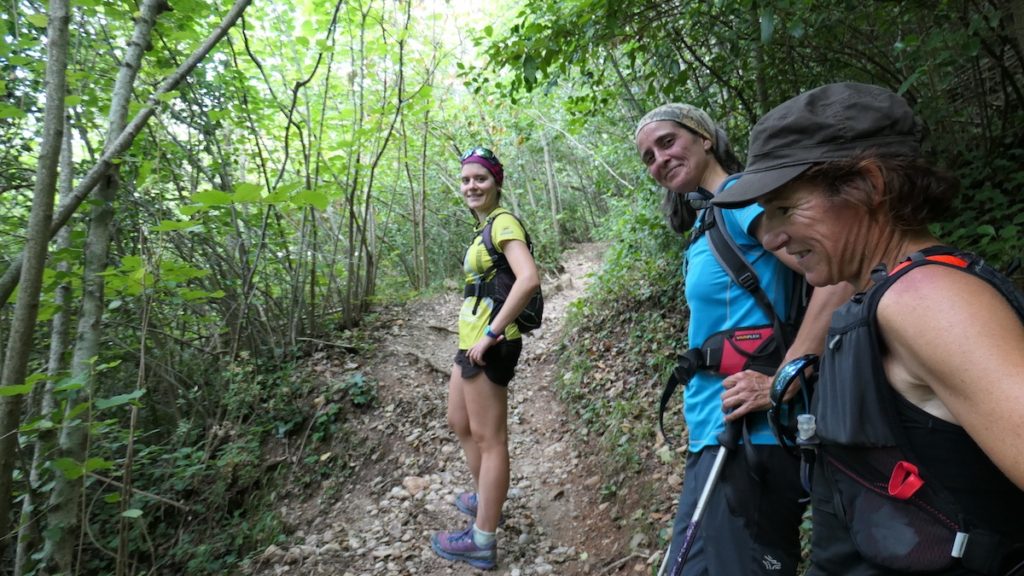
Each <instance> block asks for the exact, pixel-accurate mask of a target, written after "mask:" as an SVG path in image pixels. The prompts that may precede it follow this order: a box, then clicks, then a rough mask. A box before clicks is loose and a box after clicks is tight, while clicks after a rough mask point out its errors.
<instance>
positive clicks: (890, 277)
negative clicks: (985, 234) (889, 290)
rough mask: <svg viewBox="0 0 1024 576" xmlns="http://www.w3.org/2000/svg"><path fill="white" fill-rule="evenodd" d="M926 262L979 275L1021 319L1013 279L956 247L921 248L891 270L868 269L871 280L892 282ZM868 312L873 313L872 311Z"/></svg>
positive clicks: (1023, 303)
mask: <svg viewBox="0 0 1024 576" xmlns="http://www.w3.org/2000/svg"><path fill="white" fill-rule="evenodd" d="M926 264H938V265H940V266H946V267H948V268H957V269H960V270H962V271H964V272H966V273H968V274H971V275H972V276H977V277H978V278H981V279H982V280H984V281H985V282H986V283H988V284H989V285H990V286H992V288H994V289H995V290H996V291H997V292H999V294H1000V295H1001V296H1002V297H1003V298H1004V299H1006V301H1007V302H1008V303H1009V304H1010V306H1011V307H1012V308H1013V309H1014V311H1015V312H1016V313H1017V315H1018V316H1019V317H1020V319H1021V322H1024V293H1022V292H1021V291H1020V290H1019V289H1017V287H1016V286H1014V284H1013V281H1011V280H1010V279H1009V278H1007V277H1006V276H1004V275H1003V274H1001V273H1000V272H999V271H998V270H996V269H995V268H993V267H991V266H989V265H988V264H986V263H985V261H984V260H983V259H982V258H979V257H978V256H977V255H975V254H973V253H971V252H965V251H963V250H957V249H956V248H953V247H950V246H930V247H928V248H924V249H922V250H920V251H918V252H915V253H913V254H911V255H910V256H908V257H907V259H906V260H904V261H903V262H900V263H899V264H897V265H896V266H893V268H892V270H886V268H885V266H883V265H879V266H878V267H876V268H875V270H874V271H872V279H873V280H874V281H875V282H876V283H882V282H889V283H892V282H895V281H896V280H897V279H898V278H899V277H900V276H903V275H904V274H906V273H907V272H909V271H911V270H913V269H914V268H917V267H918V266H924V265H926ZM878 292H879V294H878V298H880V297H881V293H880V292H881V291H878ZM876 299H877V298H876ZM874 306H877V302H876V303H874ZM872 313H874V312H873V311H872Z"/></svg>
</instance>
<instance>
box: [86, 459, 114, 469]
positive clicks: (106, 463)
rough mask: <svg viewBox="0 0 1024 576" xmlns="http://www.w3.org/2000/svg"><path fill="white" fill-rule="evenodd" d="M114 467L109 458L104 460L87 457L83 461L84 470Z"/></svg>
mask: <svg viewBox="0 0 1024 576" xmlns="http://www.w3.org/2000/svg"><path fill="white" fill-rule="evenodd" d="M113 467H114V463H113V462H112V461H110V460H104V459H103V458H89V459H88V460H86V461H85V465H84V466H83V468H85V471H86V472H92V471H93V470H110V469H111V468H113Z"/></svg>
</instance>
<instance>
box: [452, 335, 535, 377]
mask: <svg viewBox="0 0 1024 576" xmlns="http://www.w3.org/2000/svg"><path fill="white" fill-rule="evenodd" d="M522 352H523V340H522V338H516V339H515V340H502V341H501V342H498V343H497V344H495V345H494V346H491V347H490V348H488V349H487V352H484V362H487V365H486V366H477V365H476V364H473V363H472V362H470V361H469V356H466V351H465V350H459V351H458V352H456V353H455V363H456V364H458V365H459V368H462V377H463V378H465V379H466V380H469V379H470V378H475V377H476V375H477V374H479V373H480V372H483V373H484V374H486V375H487V379H488V380H490V381H491V382H494V383H495V384H497V385H498V386H508V383H509V382H511V381H512V377H513V376H515V375H516V365H517V364H519V355H520V354H521V353H522Z"/></svg>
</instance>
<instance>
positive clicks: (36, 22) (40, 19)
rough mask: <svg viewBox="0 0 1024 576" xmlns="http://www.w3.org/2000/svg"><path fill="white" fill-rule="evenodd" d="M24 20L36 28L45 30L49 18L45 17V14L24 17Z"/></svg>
mask: <svg viewBox="0 0 1024 576" xmlns="http://www.w3.org/2000/svg"><path fill="white" fill-rule="evenodd" d="M25 20H28V21H29V22H31V23H32V25H33V26H35V27H36V28H46V23H47V22H48V21H49V18H47V17H46V14H30V15H28V16H25Z"/></svg>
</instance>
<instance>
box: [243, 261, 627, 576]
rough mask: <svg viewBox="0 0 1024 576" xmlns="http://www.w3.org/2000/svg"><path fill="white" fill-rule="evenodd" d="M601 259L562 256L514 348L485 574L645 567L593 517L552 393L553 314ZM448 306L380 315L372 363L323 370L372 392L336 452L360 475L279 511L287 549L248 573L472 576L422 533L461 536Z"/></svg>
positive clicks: (586, 466)
mask: <svg viewBox="0 0 1024 576" xmlns="http://www.w3.org/2000/svg"><path fill="white" fill-rule="evenodd" d="M602 250H603V246H602V245H598V244H587V245H581V246H579V247H577V248H575V249H574V250H572V251H570V252H567V253H566V254H565V256H564V258H563V266H564V272H563V273H562V274H561V275H560V276H559V277H558V278H557V279H554V280H551V281H550V282H546V283H545V285H544V291H545V293H544V296H545V319H544V327H543V328H542V329H541V330H540V331H539V332H538V333H537V334H536V336H530V337H528V338H527V339H526V340H525V342H524V353H523V360H522V361H521V363H520V369H519V370H518V373H517V375H516V378H515V380H513V382H512V386H511V389H510V392H511V393H510V415H509V420H510V449H511V457H512V481H511V488H510V490H509V499H508V502H507V503H506V506H505V509H504V513H505V515H506V517H507V522H506V524H505V526H504V527H503V528H502V530H501V531H499V541H498V546H499V552H498V564H499V565H498V569H497V570H496V571H494V572H491V573H493V574H509V575H514V576H520V575H522V576H525V575H531V574H568V575H572V574H614V573H619V572H620V571H623V572H624V571H626V570H631V571H633V570H636V569H637V568H639V566H638V565H639V564H643V563H644V559H643V558H642V557H641V558H638V557H637V556H638V555H631V553H630V542H629V540H630V537H629V534H628V533H626V532H624V531H623V529H621V528H619V527H618V526H617V525H616V523H615V522H614V521H613V520H612V518H611V516H612V512H613V511H611V510H607V507H608V505H607V504H602V503H601V498H600V488H601V486H602V484H603V483H604V482H605V481H604V480H603V478H602V476H601V474H600V470H599V468H598V466H597V464H596V462H597V460H596V458H595V455H594V452H593V450H592V448H590V447H588V446H585V445H581V444H580V443H579V442H578V441H577V439H576V437H575V436H574V435H573V434H572V433H571V429H572V426H571V422H570V421H569V420H570V418H571V416H570V414H569V413H568V411H567V410H566V409H565V408H563V406H562V404H561V403H560V401H559V400H558V398H557V396H556V394H555V392H554V390H553V386H552V382H554V381H555V379H556V378H559V377H560V374H559V373H558V371H557V369H556V367H555V365H554V359H553V357H552V356H553V354H552V353H551V352H552V350H553V349H554V346H555V343H556V342H557V338H558V333H559V332H560V330H561V328H562V324H563V320H564V317H565V313H566V308H567V306H568V305H569V304H570V303H571V302H572V301H573V300H575V299H576V298H578V297H579V296H580V295H581V294H582V292H583V290H584V288H585V287H586V284H587V282H588V280H589V277H588V273H589V272H591V271H592V270H595V269H596V267H597V266H598V265H599V264H600V259H601V256H602ZM449 292H450V294H447V295H445V296H439V297H436V298H432V299H429V300H425V301H418V302H416V303H415V304H414V305H410V306H405V307H401V308H389V309H387V310H385V311H383V312H382V313H381V317H380V319H379V325H380V326H382V329H381V330H380V331H378V333H379V334H380V338H379V341H378V342H376V343H375V345H374V352H373V353H372V355H371V356H372V357H371V358H368V359H361V361H360V360H353V359H352V358H351V357H349V358H348V359H347V360H344V361H343V363H341V362H339V365H337V366H334V367H332V368H325V369H324V370H323V375H324V377H325V378H327V379H330V378H332V377H335V378H337V377H340V376H339V374H341V373H342V372H344V371H349V372H351V370H353V369H360V370H362V371H363V373H364V374H366V375H367V376H368V377H369V378H372V379H373V381H376V382H377V386H378V388H377V394H378V401H377V403H376V406H375V407H374V408H373V409H372V410H370V411H368V412H365V413H363V414H361V415H360V416H359V419H360V422H359V423H358V425H357V426H353V428H354V429H356V430H357V437H356V438H352V437H348V438H346V439H344V440H342V439H339V440H338V442H337V443H336V447H337V450H339V451H341V450H344V451H347V452H348V453H349V455H350V456H354V457H356V458H358V459H359V460H356V461H357V462H360V463H359V464H358V466H357V471H356V472H355V473H354V474H353V475H352V476H351V477H349V478H347V479H345V480H344V481H341V482H340V483H339V482H337V481H335V482H331V481H326V482H324V483H323V489H322V490H320V491H319V493H317V494H312V495H306V496H304V497H301V498H292V501H293V503H292V504H289V505H287V506H285V507H283V508H282V509H281V512H282V514H284V515H285V517H286V522H287V524H288V525H289V526H290V527H291V528H293V530H294V532H293V533H292V534H291V536H290V543H289V544H288V545H281V546H272V547H271V548H269V549H268V550H267V551H266V552H265V553H264V554H263V555H262V557H261V558H260V560H259V561H258V562H256V563H254V566H253V570H252V571H251V572H250V573H252V574H261V575H262V574H281V573H293V574H333V575H340V576H368V575H382V574H389V575H390V574H418V575H423V576H433V575H452V574H473V573H477V572H478V571H477V570H474V569H472V568H471V567H469V566H467V565H465V564H454V563H451V562H447V561H445V560H442V559H440V558H438V557H436V556H435V555H434V554H433V552H432V551H431V549H430V542H429V537H430V534H431V533H432V532H433V531H435V530H439V529H453V528H461V527H463V526H465V524H466V522H467V518H466V517H465V516H462V515H461V514H459V513H458V511H456V509H455V508H454V506H453V505H452V502H453V501H454V497H455V495H456V494H458V493H459V492H461V491H462V490H465V489H467V488H469V487H471V485H472V484H471V479H470V476H469V472H468V471H467V469H466V466H465V462H464V461H463V458H462V453H461V450H460V449H459V448H458V444H457V442H456V440H455V438H454V436H453V435H452V433H451V432H450V431H449V430H448V428H447V424H446V421H445V402H446V387H447V380H448V374H449V370H450V366H451V357H452V355H453V353H454V350H455V346H456V331H455V317H456V312H457V309H458V305H459V304H458V296H457V295H456V294H455V292H457V289H453V290H451V291H449ZM357 364H361V366H356V365H357ZM627 565H628V566H627Z"/></svg>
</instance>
